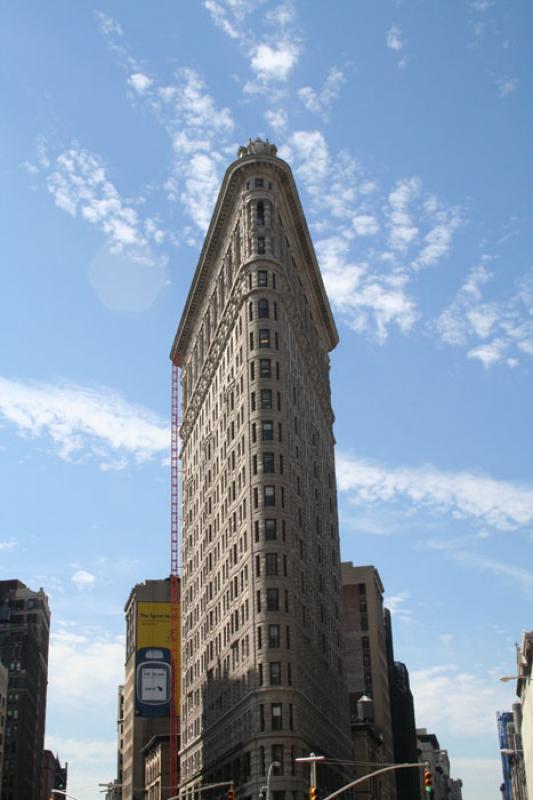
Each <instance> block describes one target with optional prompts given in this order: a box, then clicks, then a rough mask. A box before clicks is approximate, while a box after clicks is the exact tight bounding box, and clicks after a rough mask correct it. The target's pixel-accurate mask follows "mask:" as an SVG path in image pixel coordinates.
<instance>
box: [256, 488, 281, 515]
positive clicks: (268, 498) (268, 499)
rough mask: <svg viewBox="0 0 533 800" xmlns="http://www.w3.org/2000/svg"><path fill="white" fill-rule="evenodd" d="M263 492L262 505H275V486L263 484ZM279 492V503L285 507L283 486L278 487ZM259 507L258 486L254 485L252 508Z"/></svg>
mask: <svg viewBox="0 0 533 800" xmlns="http://www.w3.org/2000/svg"><path fill="white" fill-rule="evenodd" d="M261 488H262V490H263V492H262V495H263V498H262V499H263V506H265V507H270V506H275V505H276V487H275V486H263V487H261ZM278 489H279V492H278V496H279V498H280V505H281V507H282V508H285V487H284V486H281V487H278ZM258 508H259V487H257V486H255V487H254V509H258Z"/></svg>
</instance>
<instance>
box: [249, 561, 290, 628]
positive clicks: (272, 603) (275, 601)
mask: <svg viewBox="0 0 533 800" xmlns="http://www.w3.org/2000/svg"><path fill="white" fill-rule="evenodd" d="M269 555H270V554H269ZM267 563H268V562H267ZM275 569H276V571H275V572H271V573H269V572H268V571H267V573H266V574H267V575H269V574H270V575H277V574H278V573H277V569H278V564H277V560H276V562H275ZM284 598H285V603H284V607H283V609H282V608H281V603H280V589H278V588H277V587H274V586H270V587H269V588H268V589H267V590H266V594H265V595H264V598H263V592H262V591H261V590H260V589H258V590H257V592H256V608H257V613H258V614H260V613H261V612H262V611H263V607H264V608H265V611H281V610H283V611H285V612H286V613H288V612H289V592H288V590H287V589H284ZM263 599H264V603H263Z"/></svg>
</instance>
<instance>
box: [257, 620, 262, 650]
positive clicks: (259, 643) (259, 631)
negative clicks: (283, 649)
mask: <svg viewBox="0 0 533 800" xmlns="http://www.w3.org/2000/svg"><path fill="white" fill-rule="evenodd" d="M262 647H263V630H262V628H261V625H258V626H257V649H258V650H261V648H262Z"/></svg>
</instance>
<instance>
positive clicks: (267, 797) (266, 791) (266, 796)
mask: <svg viewBox="0 0 533 800" xmlns="http://www.w3.org/2000/svg"><path fill="white" fill-rule="evenodd" d="M280 766H281V764H280V763H279V761H272V763H271V764H270V766H269V768H268V772H267V782H266V785H265V786H261V789H260V790H259V797H261V796H262V795H263V792H264V800H270V778H271V777H272V770H273V769H276V767H280Z"/></svg>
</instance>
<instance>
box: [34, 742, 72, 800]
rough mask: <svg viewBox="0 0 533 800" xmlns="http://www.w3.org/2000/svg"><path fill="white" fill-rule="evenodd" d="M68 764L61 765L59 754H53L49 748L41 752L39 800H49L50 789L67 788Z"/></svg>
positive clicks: (64, 789) (63, 789)
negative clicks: (41, 767) (41, 766)
mask: <svg viewBox="0 0 533 800" xmlns="http://www.w3.org/2000/svg"><path fill="white" fill-rule="evenodd" d="M67 772H68V765H67V764H66V763H65V766H64V767H62V766H61V762H60V761H59V756H57V755H56V756H55V755H54V754H53V753H52V751H51V750H45V751H44V753H43V769H42V773H41V800H50V798H51V797H52V789H61V790H62V791H66V789H67Z"/></svg>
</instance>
